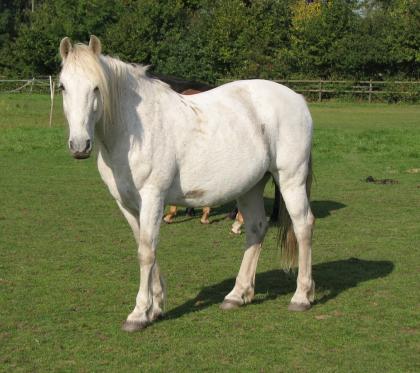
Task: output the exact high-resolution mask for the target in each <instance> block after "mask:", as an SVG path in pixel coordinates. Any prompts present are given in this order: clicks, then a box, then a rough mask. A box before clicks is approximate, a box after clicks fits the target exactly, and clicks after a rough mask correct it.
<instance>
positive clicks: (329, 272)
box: [165, 258, 394, 319]
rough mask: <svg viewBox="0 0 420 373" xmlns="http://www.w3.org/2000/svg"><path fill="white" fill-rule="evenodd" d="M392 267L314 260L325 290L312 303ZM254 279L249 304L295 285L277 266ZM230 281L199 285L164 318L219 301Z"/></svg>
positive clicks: (317, 277) (317, 279)
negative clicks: (197, 288) (192, 294)
mask: <svg viewBox="0 0 420 373" xmlns="http://www.w3.org/2000/svg"><path fill="white" fill-rule="evenodd" d="M393 269H394V264H393V263H392V262H390V261H387V260H378V261H374V260H362V259H357V258H349V259H345V260H337V261H334V262H328V263H320V264H315V265H314V266H313V277H314V280H315V283H316V290H317V291H318V292H321V293H325V294H324V295H323V296H322V297H321V298H317V297H316V296H315V305H316V304H324V303H326V302H328V301H329V300H331V299H334V298H335V297H336V296H337V295H339V294H340V293H342V292H343V291H346V290H347V289H350V288H353V287H355V286H357V285H358V284H359V283H360V282H363V281H369V280H374V279H376V278H380V277H385V276H388V275H389V274H390V273H391V272H392V271H393ZM255 283H256V291H255V299H254V301H253V302H252V304H259V303H264V302H265V301H267V300H272V299H276V298H277V297H278V296H281V295H286V294H290V297H291V296H292V295H293V292H294V291H295V289H296V278H295V276H293V275H288V274H286V273H285V272H283V271H281V270H272V271H267V272H264V273H257V275H256V279H255ZM234 284H235V279H234V278H230V279H228V280H224V281H222V282H220V283H218V284H215V285H212V286H208V287H205V288H203V289H202V290H201V291H200V293H199V294H198V295H197V296H196V297H195V298H194V299H192V300H189V301H187V302H185V303H184V304H182V305H180V306H178V307H176V308H174V309H172V310H170V311H169V312H167V313H166V317H165V319H175V318H178V317H181V316H183V315H185V314H188V313H191V312H196V311H200V310H202V309H204V308H207V307H209V306H212V305H213V304H219V303H221V302H222V301H223V298H224V297H225V295H226V294H228V293H229V292H230V290H232V288H233V286H234Z"/></svg>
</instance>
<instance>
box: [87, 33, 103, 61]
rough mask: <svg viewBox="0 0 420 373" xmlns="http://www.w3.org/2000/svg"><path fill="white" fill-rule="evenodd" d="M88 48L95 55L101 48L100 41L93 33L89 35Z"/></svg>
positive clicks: (98, 53)
mask: <svg viewBox="0 0 420 373" xmlns="http://www.w3.org/2000/svg"><path fill="white" fill-rule="evenodd" d="M89 48H90V50H91V51H92V52H93V53H94V54H96V55H97V56H99V55H100V54H101V50H102V46H101V42H100V40H99V39H98V38H97V37H96V36H95V35H91V36H90V40H89Z"/></svg>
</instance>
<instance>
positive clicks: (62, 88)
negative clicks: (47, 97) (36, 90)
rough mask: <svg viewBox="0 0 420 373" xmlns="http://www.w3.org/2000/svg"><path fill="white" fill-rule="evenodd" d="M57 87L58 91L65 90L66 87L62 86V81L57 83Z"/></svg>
mask: <svg viewBox="0 0 420 373" xmlns="http://www.w3.org/2000/svg"><path fill="white" fill-rule="evenodd" d="M58 89H59V90H60V91H65V90H66V89H65V88H64V85H63V83H60V84H59V85H58Z"/></svg>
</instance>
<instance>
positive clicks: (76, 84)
mask: <svg viewBox="0 0 420 373" xmlns="http://www.w3.org/2000/svg"><path fill="white" fill-rule="evenodd" d="M60 54H61V57H62V61H63V63H62V71H61V73H60V86H61V89H62V91H63V106H64V112H65V115H66V118H67V121H68V123H69V127H70V134H69V143H68V144H69V148H70V151H71V153H72V155H73V156H74V157H75V158H78V159H81V158H87V157H89V155H90V152H91V150H92V146H93V144H94V141H95V143H96V144H97V147H98V169H99V172H100V174H101V177H102V179H103V181H104V182H105V184H106V185H107V186H108V188H109V191H110V192H111V194H112V196H113V197H114V198H115V200H116V201H117V204H118V206H119V208H120V209H121V211H122V213H123V214H124V216H125V218H126V219H127V221H128V223H129V224H130V226H131V228H132V230H133V233H134V236H135V238H136V240H137V243H138V257H139V264H140V288H139V292H138V294H137V298H136V306H135V307H134V310H133V311H132V312H131V313H130V314H129V315H128V317H127V320H126V321H125V322H124V324H123V329H124V330H126V331H135V330H140V329H143V328H144V327H146V326H147V325H149V324H150V323H151V322H152V321H153V320H155V319H157V318H159V317H160V316H161V315H162V313H163V310H162V308H163V303H164V296H165V294H164V291H163V285H162V281H161V276H160V272H159V267H158V264H157V262H156V256H155V255H156V247H157V241H158V234H159V226H160V224H161V221H162V215H163V207H164V205H165V204H176V205H183V206H191V207H196V206H214V205H220V204H223V203H226V202H228V201H231V200H233V199H236V200H237V203H238V207H239V209H240V211H241V212H242V214H243V216H244V220H245V228H246V250H245V253H244V257H243V260H242V264H241V267H240V269H239V273H238V276H237V278H236V283H235V286H234V288H233V290H232V291H231V292H230V293H229V294H227V295H226V297H225V299H224V301H223V303H222V305H221V308H222V309H232V308H236V307H239V306H241V305H243V304H246V303H249V302H251V301H252V298H253V296H254V285H255V284H254V283H255V271H256V267H257V262H258V257H259V254H260V251H261V244H262V242H263V238H264V235H265V233H266V230H267V222H266V217H265V211H264V200H263V191H264V186H265V184H266V181H267V179H268V177H269V174H272V175H273V176H274V178H275V180H276V182H277V184H278V185H280V190H281V194H282V198H283V200H282V204H283V207H284V206H285V207H286V208H287V210H286V209H283V210H284V216H283V219H282V224H283V233H282V234H281V241H282V244H283V253H284V252H286V256H288V258H287V259H288V263H287V264H288V265H289V268H290V266H292V265H294V264H295V263H294V261H295V258H296V256H297V244H298V247H299V252H298V254H299V261H298V264H299V271H298V277H297V289H296V292H295V294H294V295H293V298H292V300H291V303H290V305H289V309H290V310H293V311H303V310H306V309H308V308H309V307H310V306H311V302H313V300H314V288H315V285H314V282H313V280H312V273H311V241H312V227H313V223H314V217H313V215H312V213H311V210H310V206H309V201H308V194H309V189H310V180H311V161H310V159H311V141H312V120H311V116H310V113H309V110H308V107H307V105H306V103H305V100H304V99H303V98H302V96H300V95H298V94H296V93H295V92H293V91H292V90H290V89H289V88H287V87H284V86H282V85H279V84H276V83H273V82H269V81H264V80H248V81H246V80H244V81H237V82H233V83H229V84H226V85H223V86H221V87H218V88H215V89H213V90H211V91H208V92H205V93H201V94H199V95H193V96H188V97H186V96H181V95H179V94H177V93H176V92H174V91H173V90H171V89H170V88H169V87H168V86H167V85H166V84H165V83H163V82H161V81H159V80H157V79H153V78H150V77H148V76H147V74H146V68H145V67H142V66H138V65H132V64H127V63H124V62H122V61H120V60H118V59H114V58H111V57H107V56H103V55H101V43H100V41H99V39H98V38H96V37H95V36H91V38H90V42H89V46H86V45H83V44H75V45H72V43H71V42H70V40H69V38H64V39H63V40H62V41H61V43H60Z"/></svg>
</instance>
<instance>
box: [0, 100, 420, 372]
mask: <svg viewBox="0 0 420 373" xmlns="http://www.w3.org/2000/svg"><path fill="white" fill-rule="evenodd" d="M60 105H61V103H60V102H59V101H57V102H56V110H55V112H54V123H53V127H52V128H48V117H49V100H48V96H37V95H32V96H27V95H13V96H12V95H10V96H6V95H2V96H0V170H1V176H0V196H1V204H0V371H5V372H67V371H70V372H71V371H74V372H103V371H109V372H137V371H144V370H145V371H164V372H166V371H181V372H185V371H258V372H271V371H275V372H289V371H290V372H296V371H298V372H315V371H318V372H415V371H419V370H420V359H419V356H420V355H419V352H420V351H419V350H420V342H419V306H420V302H419V300H420V299H419V288H418V286H419V273H420V265H419V263H420V260H419V256H418V253H419V246H420V226H419V222H420V173H415V172H414V171H415V169H420V145H419V144H420V131H419V130H420V107H419V106H409V105H394V106H387V105H377V104H372V105H367V104H366V105H360V104H344V103H323V104H313V105H311V111H312V113H313V117H314V121H315V126H316V129H315V133H314V167H315V175H316V182H315V184H314V186H313V196H312V200H313V202H312V206H313V210H314V211H315V214H316V216H317V222H316V227H315V234H314V245H313V262H314V267H313V268H314V278H315V281H316V283H317V293H316V299H317V303H316V304H315V305H314V307H313V308H312V309H311V310H310V311H308V312H306V313H290V312H288V311H287V305H288V302H289V301H290V298H291V296H292V295H293V291H294V289H295V278H294V276H293V275H286V274H284V273H283V272H281V271H280V270H279V267H280V265H279V253H278V251H277V249H276V247H275V246H276V245H275V243H276V230H275V228H272V229H270V231H269V233H268V236H267V238H266V241H265V245H264V250H263V253H262V256H261V259H260V263H259V266H258V273H257V277H256V283H257V289H256V290H257V292H256V299H255V302H254V303H253V304H251V305H249V306H246V307H244V308H242V309H240V310H238V311H234V312H222V311H220V310H219V308H218V305H219V303H220V302H221V301H222V300H223V297H224V295H225V294H226V293H227V292H228V291H230V289H231V288H232V286H233V283H234V278H235V276H236V273H237V271H238V269H239V264H240V261H241V258H242V250H243V245H244V244H243V240H244V237H243V236H241V237H237V236H233V235H231V234H229V227H230V221H228V220H225V219H223V217H224V216H225V215H224V211H227V210H228V209H227V208H219V209H217V210H215V212H214V214H213V215H212V217H211V220H212V221H213V224H210V225H209V226H202V225H200V224H199V221H198V218H195V219H190V220H188V219H186V218H185V217H183V216H180V217H178V218H177V223H176V224H173V225H164V226H162V229H161V239H160V246H159V251H158V259H159V262H160V264H161V267H162V271H163V273H164V275H165V277H166V282H167V286H168V303H167V316H166V318H165V319H164V320H163V321H161V322H158V323H156V324H154V325H152V326H151V327H149V328H147V329H146V330H144V331H143V332H141V333H136V334H126V333H124V332H122V331H121V330H120V325H121V323H122V321H123V320H124V319H125V317H126V316H127V314H128V313H129V312H130V311H131V308H132V307H133V305H134V301H135V296H136V292H137V288H138V265H137V259H136V248H135V243H134V239H133V238H132V235H131V231H130V229H129V227H128V225H127V224H126V222H125V221H124V219H123V217H122V216H121V214H120V213H119V211H118V209H117V207H116V205H115V202H114V201H113V199H112V198H111V197H110V195H109V194H108V192H107V190H106V187H105V186H104V185H103V183H102V182H101V180H100V177H99V175H98V172H97V170H96V165H95V161H94V159H89V160H86V161H82V162H80V161H76V160H74V159H72V158H71V157H70V156H69V154H68V151H67V149H66V141H67V129H66V127H65V124H64V119H63V116H62V114H61V106H60ZM369 175H372V176H374V177H375V178H392V179H395V180H398V181H399V183H398V184H393V185H376V184H368V183H366V182H364V179H365V178H366V177H367V176H369ZM266 192H267V193H266V196H267V204H270V203H271V198H272V190H271V186H270V185H269V186H268V188H267V191H266Z"/></svg>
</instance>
